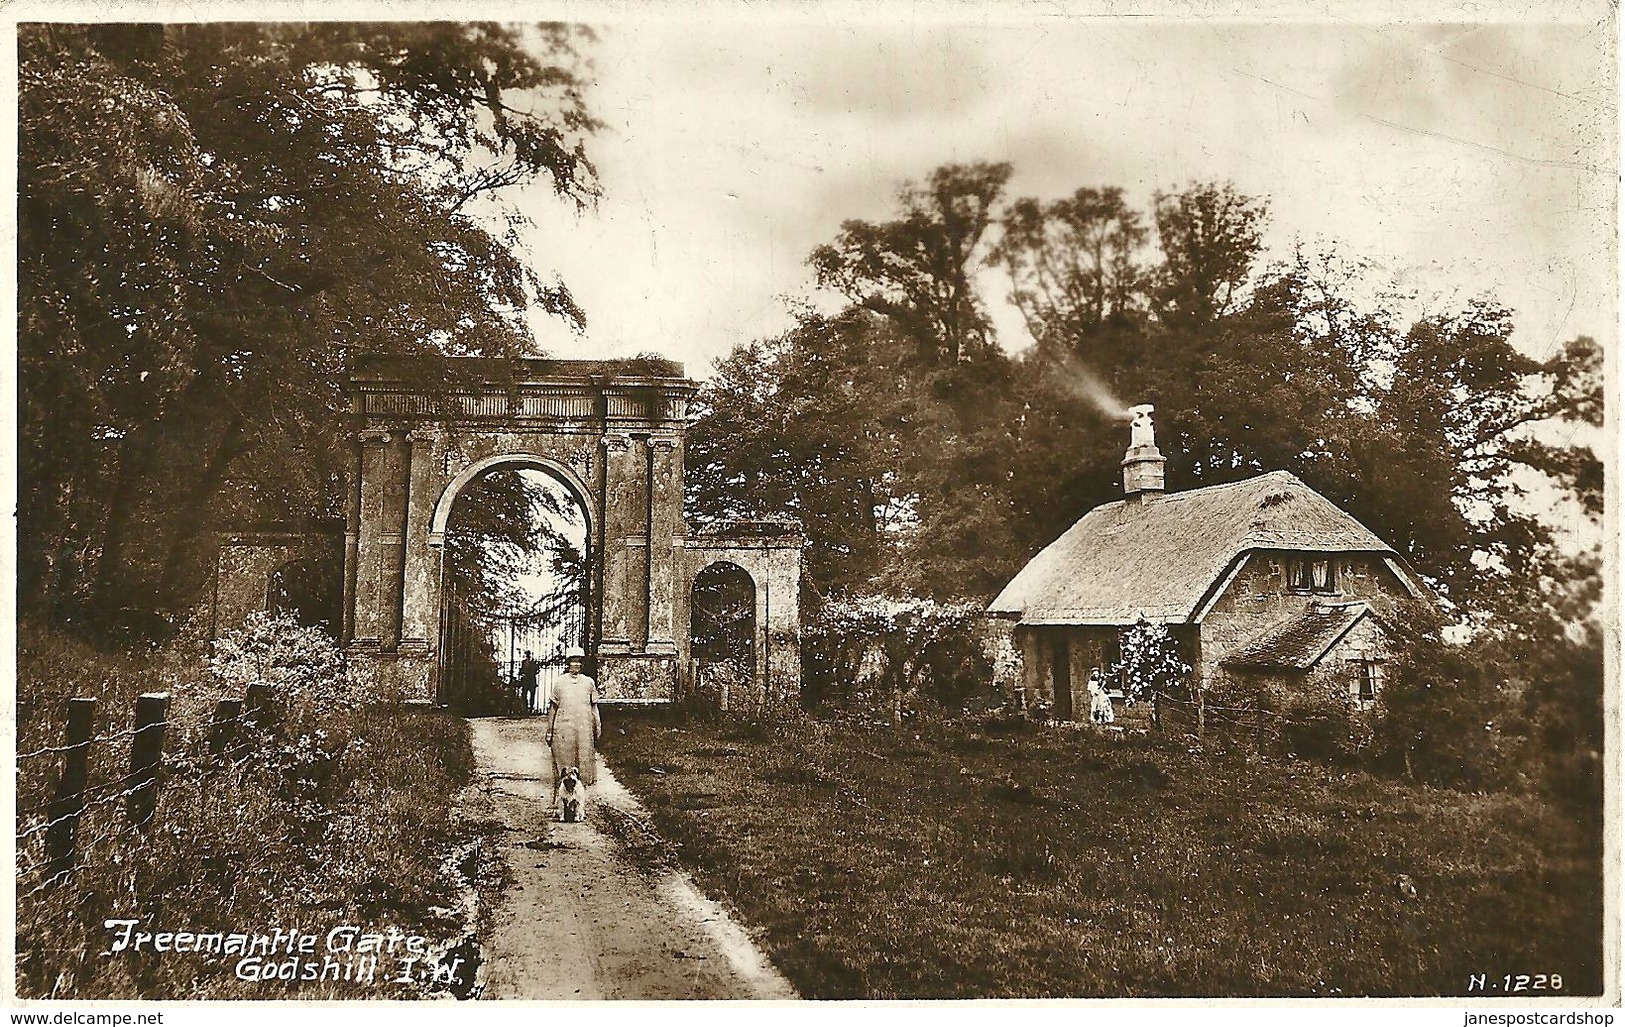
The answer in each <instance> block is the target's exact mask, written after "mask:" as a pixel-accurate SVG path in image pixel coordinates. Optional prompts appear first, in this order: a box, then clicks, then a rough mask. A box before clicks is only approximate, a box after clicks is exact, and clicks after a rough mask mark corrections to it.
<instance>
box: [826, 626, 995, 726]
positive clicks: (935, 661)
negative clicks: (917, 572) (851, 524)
mask: <svg viewBox="0 0 1625 1027" xmlns="http://www.w3.org/2000/svg"><path fill="white" fill-rule="evenodd" d="M983 631H984V615H983V611H982V608H981V607H980V606H978V605H976V604H974V603H938V602H935V601H934V600H930V599H895V598H889V597H884V596H870V597H865V598H861V599H856V600H851V601H848V602H841V603H831V604H830V605H828V606H826V607H825V608H824V610H823V611H822V612H821V613H820V614H819V615H818V617H817V618H816V619H815V620H814V621H813V623H812V624H811V625H810V626H809V627H808V628H807V629H806V631H805V632H804V634H803V636H802V638H803V646H802V656H803V659H802V668H803V678H804V684H803V692H804V694H805V696H806V698H807V699H808V700H810V701H811V703H813V704H819V705H824V706H829V707H836V708H840V709H845V710H847V711H849V712H855V713H866V714H874V715H880V714H881V713H882V712H883V711H886V708H887V707H890V709H889V711H888V712H889V714H890V716H891V719H893V720H898V719H901V718H902V717H904V716H906V715H908V713H909V712H910V709H911V707H912V705H913V701H914V700H916V699H919V698H924V699H927V700H929V701H930V702H932V703H933V704H934V705H936V706H937V707H938V708H940V709H945V710H956V711H957V710H962V709H965V708H966V707H967V706H972V705H983V704H984V702H979V701H978V700H983V701H985V700H991V699H992V691H991V687H990V684H989V682H990V681H991V680H992V677H993V668H992V666H991V665H990V664H989V662H988V659H987V655H986V654H985V653H984V651H983V645H982V632H983Z"/></svg>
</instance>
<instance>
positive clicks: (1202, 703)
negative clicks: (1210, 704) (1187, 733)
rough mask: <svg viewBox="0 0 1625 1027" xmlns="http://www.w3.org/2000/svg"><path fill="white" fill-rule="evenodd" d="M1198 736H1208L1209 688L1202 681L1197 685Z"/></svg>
mask: <svg viewBox="0 0 1625 1027" xmlns="http://www.w3.org/2000/svg"><path fill="white" fill-rule="evenodd" d="M1196 737H1197V738H1204V739H1205V738H1206V737H1207V689H1206V688H1203V687H1202V685H1201V683H1198V684H1197V686H1196Z"/></svg>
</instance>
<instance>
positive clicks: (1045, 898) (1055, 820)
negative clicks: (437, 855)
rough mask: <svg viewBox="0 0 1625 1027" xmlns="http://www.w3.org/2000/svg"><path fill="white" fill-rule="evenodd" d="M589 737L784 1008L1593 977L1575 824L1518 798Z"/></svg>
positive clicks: (1596, 909) (1270, 774) (1377, 785)
mask: <svg viewBox="0 0 1625 1027" xmlns="http://www.w3.org/2000/svg"><path fill="white" fill-rule="evenodd" d="M604 751H605V754H606V757H607V758H608V759H609V760H610V762H611V764H612V766H613V767H614V769H615V771H616V773H617V774H618V775H619V776H620V777H621V778H622V780H624V781H625V782H626V783H627V784H628V785H629V786H630V787H631V788H633V789H634V790H635V791H637V792H638V793H639V794H640V796H642V797H643V799H644V800H645V802H646V804H647V805H648V806H649V808H650V810H651V812H652V815H653V816H654V818H655V822H656V826H657V827H658V828H659V830H660V831H661V832H662V833H663V834H664V835H665V837H666V838H667V839H669V840H670V841H671V843H672V844H673V847H674V848H675V850H676V856H677V858H678V859H679V860H680V861H681V862H682V864H683V865H684V866H686V867H687V868H688V869H689V870H690V871H691V872H692V873H693V874H694V876H695V877H696V879H697V880H698V881H699V882H700V883H701V885H702V887H704V888H705V889H706V890H708V891H709V892H711V893H712V894H713V895H715V896H716V897H718V898H721V899H724V900H725V901H727V902H728V903H729V904H731V905H732V906H733V907H734V908H735V909H736V910H737V911H738V912H739V914H740V915H741V917H742V918H743V920H744V921H745V922H746V923H748V924H750V925H752V926H753V927H755V928H758V929H760V930H761V932H763V936H764V937H763V941H764V943H765V947H766V949H767V951H768V954H769V955H770V957H771V958H772V959H773V961H774V962H775V963H776V964H777V965H778V966H779V967H780V969H781V970H783V972H784V973H785V974H786V976H788V977H789V978H790V980H791V981H792V982H793V983H794V984H795V986H796V987H797V988H798V989H799V990H800V991H801V993H802V994H803V995H805V996H807V997H812V998H860V997H861V998H928V997H929V998H935V997H1033V998H1038V997H1060V996H1074V997H1085V996H1209V995H1232V996H1264V995H1280V996H1340V995H1345V996H1356V995H1463V994H1466V993H1467V989H1468V986H1469V979H1470V976H1471V975H1473V974H1488V975H1489V977H1490V978H1491V979H1493V980H1499V979H1500V978H1501V977H1502V976H1503V975H1504V974H1508V973H1511V974H1518V973H1530V974H1535V973H1547V974H1556V975H1560V977H1561V979H1562V989H1561V990H1562V993H1563V994H1567V995H1585V994H1598V993H1600V991H1601V987H1602V979H1601V932H1602V927H1601V904H1602V900H1601V894H1602V880H1601V873H1602V871H1601V842H1600V839H1599V838H1598V837H1597V836H1596V834H1595V832H1584V831H1582V830H1580V829H1578V828H1576V827H1574V826H1573V825H1571V824H1568V823H1565V822H1563V821H1562V820H1560V819H1558V818H1557V817H1556V816H1555V815H1554V814H1552V813H1551V812H1550V811H1549V810H1548V809H1547V808H1545V807H1544V806H1543V805H1542V804H1541V803H1540V802H1539V801H1538V800H1537V799H1534V798H1531V797H1528V796H1515V795H1505V794H1497V795H1471V794H1463V793H1459V792H1453V791H1444V790H1435V789H1428V788H1420V787H1412V786H1408V785H1406V784H1405V783H1403V782H1396V781H1392V780H1387V779H1383V778H1378V777H1373V776H1369V775H1366V774H1363V773H1351V774H1343V773H1339V772H1336V771H1333V770H1329V769H1327V768H1324V767H1320V766H1316V765H1311V764H1305V763H1265V762H1260V761H1258V760H1257V759H1256V758H1253V759H1249V758H1247V757H1245V756H1242V755H1237V754H1227V755H1220V754H1202V753H1197V752H1191V751H1187V749H1186V748H1184V747H1183V746H1182V745H1180V744H1177V743H1175V742H1174V741H1172V740H1170V739H1166V738H1158V737H1151V738H1142V739H1137V740H1135V739H1129V740H1121V739H1113V738H1108V737H1105V736H1101V735H1096V734H1094V733H1092V732H1089V731H1077V730H1065V729H1059V730H1033V731H1030V732H1025V733H1018V734H1014V735H1012V736H1009V737H988V736H987V735H985V734H980V733H977V732H975V731H972V730H970V729H968V728H964V727H956V726H950V725H941V724H937V725H932V724H921V725H918V726H914V727H909V728H907V729H901V730H898V731H896V732H893V731H891V730H889V729H873V730H871V729H862V728H851V727H835V726H823V725H818V726H809V725H798V726H795V727H788V728H764V727H760V726H756V725H752V724H731V725H730V724H721V725H719V724H709V723H705V722H700V721H688V720H683V719H679V718H677V717H676V716H675V715H654V716H650V715H641V716H632V715H629V714H627V715H621V716H618V717H616V718H615V719H614V720H612V722H611V723H609V724H607V725H606V732H605V740H604ZM1401 875H1405V876H1407V877H1408V878H1409V879H1410V880H1411V881H1412V882H1414V887H1415V890H1416V895H1415V897H1414V898H1413V897H1411V896H1409V895H1407V894H1405V892H1404V891H1403V890H1402V889H1401V888H1400V887H1399V885H1398V882H1399V880H1400V877H1401Z"/></svg>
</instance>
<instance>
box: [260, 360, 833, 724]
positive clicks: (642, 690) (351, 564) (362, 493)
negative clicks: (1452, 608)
mask: <svg viewBox="0 0 1625 1027" xmlns="http://www.w3.org/2000/svg"><path fill="white" fill-rule="evenodd" d="M696 390H697V386H696V385H695V383H694V382H693V381H691V380H689V379H688V378H686V377H684V375H683V369H682V366H681V365H680V364H675V363H672V362H671V361H667V360H660V359H657V358H647V359H645V358H639V359H634V360H538V359H485V358H471V357H451V358H448V357H425V356H413V357H401V356H368V357H362V358H359V359H358V361H357V364H356V368H355V370H354V372H353V373H352V376H351V381H350V416H351V419H352V425H353V432H354V434H353V436H352V438H353V440H354V449H353V450H352V457H351V465H350V473H349V480H350V482H351V493H350V497H349V504H348V509H347V511H346V524H345V552H344V582H343V596H344V602H343V610H344V617H343V621H344V623H343V626H342V634H343V639H344V642H345V646H346V650H347V652H348V655H349V660H348V665H349V667H350V668H351V672H352V673H353V674H354V675H355V682H356V687H358V688H362V687H365V688H366V689H367V690H368V691H370V692H372V693H374V694H376V695H378V696H379V697H380V698H389V697H398V698H402V699H409V700H417V701H431V702H433V701H439V702H442V703H447V704H457V705H459V706H462V705H466V699H467V697H468V696H469V695H470V694H472V692H473V691H477V690H483V691H484V692H486V693H489V694H493V695H495V696H496V697H497V698H500V697H501V693H502V692H503V689H504V687H505V683H506V687H507V688H508V690H509V691H511V689H512V682H513V679H514V678H515V677H516V676H517V674H516V672H517V671H519V670H520V668H521V666H522V664H523V660H524V651H525V649H527V648H530V649H531V651H532V652H533V653H534V654H535V655H536V657H537V659H538V660H541V661H546V660H548V658H549V657H552V656H553V655H554V654H555V653H560V654H561V653H562V651H563V649H564V648H565V647H567V646H569V645H573V644H579V645H580V646H581V647H582V648H583V649H584V650H586V652H587V662H588V667H589V669H590V670H591V671H592V672H593V673H594V676H595V677H596V678H597V679H598V683H599V686H600V688H601V689H602V692H603V695H604V698H606V699H608V700H610V701H617V700H618V701H644V702H660V701H667V700H670V699H671V698H673V696H674V695H675V694H676V690H677V685H678V677H679V669H680V668H686V667H688V665H689V663H690V652H689V650H690V648H691V643H692V634H691V632H690V629H689V620H688V617H689V606H690V600H691V592H690V586H691V584H692V582H693V580H694V578H693V575H694V572H695V569H696V568H701V567H705V566H707V565H709V564H712V563H714V562H716V561H718V560H729V561H732V562H733V563H735V564H737V565H738V566H740V567H742V568H745V569H747V570H748V571H749V572H750V575H751V577H752V578H753V579H754V580H755V581H756V582H757V583H758V584H759V586H760V588H759V594H758V598H757V607H758V611H757V632H758V633H759V634H760V635H761V640H760V646H759V647H758V649H757V652H756V654H755V657H754V659H755V663H756V677H757V682H758V685H760V684H761V682H762V681H763V680H764V679H766V678H771V679H772V680H773V681H774V683H775V684H774V687H775V689H776V690H778V691H780V692H784V693H788V694H792V695H793V694H795V692H796V691H797V690H798V688H799V679H800V669H799V660H798V659H796V655H795V654H796V652H797V651H798V647H799V638H798V634H797V631H796V626H797V624H798V621H797V616H796V604H795V596H796V594H797V583H798V582H799V579H800V565H801V564H800V561H801V545H802V540H801V538H800V535H799V532H798V531H795V530H793V529H790V528H786V527H785V526H784V525H779V526H776V527H773V528H772V529H771V530H767V531H763V530H756V529H752V528H751V527H750V526H749V525H746V526H744V527H742V528H741V529H740V530H733V529H730V528H728V526H726V525H724V526H720V527H719V528H714V529H708V530H707V531H705V532H693V531H690V529H689V526H688V525H687V524H686V523H685V522H684V520H683V441H684V436H685V434H686V432H687V430H688V402H689V399H690V398H691V397H692V396H693V395H694V393H695V391H696ZM504 503H506V504H507V505H506V506H504V505H503V504H504ZM538 511H540V512H538ZM503 516H506V518H507V525H506V527H504V525H503V523H502V517H503ZM521 522H523V523H526V524H529V525H530V526H531V527H532V528H537V529H538V530H540V531H542V533H543V534H546V533H548V532H550V531H551V532H553V533H554V534H556V535H557V536H558V539H567V540H569V545H565V546H551V547H546V548H544V549H541V550H538V549H537V548H536V547H534V546H531V547H528V548H527V547H526V546H523V545H521V546H518V547H517V548H515V547H512V546H509V547H507V548H504V545H503V544H502V540H503V537H504V535H503V532H504V531H506V532H507V534H508V536H509V537H510V538H511V537H512V536H513V535H514V532H515V531H516V530H518V529H517V528H516V525H519V524H520V523H521ZM759 527H760V526H758V528H759ZM719 530H720V531H721V534H718V531H719ZM481 539H483V541H479V540H481ZM555 541H557V539H555ZM577 544H579V548H576V547H577ZM471 552H473V553H476V554H477V559H476V558H475V557H472V556H470V553H471ZM471 559H476V562H478V561H484V565H483V569H480V568H476V570H477V573H476V572H474V571H470V569H469V561H470V560H471ZM504 561H507V562H506V563H504ZM504 567H505V568H506V569H505V571H503V573H497V574H495V576H494V577H493V574H492V573H491V572H492V570H493V568H496V569H497V570H502V569H503V568H504ZM497 579H501V580H502V581H504V582H506V584H504V585H503V586H502V587H499V588H491V587H489V586H490V584H491V582H492V581H495V580H497ZM260 587H261V588H262V589H263V587H264V586H263V585H261V586H260ZM262 594H263V593H262ZM541 676H542V677H544V678H545V674H544V675H541ZM538 691H540V689H538Z"/></svg>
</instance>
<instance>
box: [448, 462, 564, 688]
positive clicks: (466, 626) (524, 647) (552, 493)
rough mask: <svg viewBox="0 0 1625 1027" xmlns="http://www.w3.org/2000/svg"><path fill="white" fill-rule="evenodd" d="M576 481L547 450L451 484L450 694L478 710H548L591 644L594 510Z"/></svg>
mask: <svg viewBox="0 0 1625 1027" xmlns="http://www.w3.org/2000/svg"><path fill="white" fill-rule="evenodd" d="M571 479H572V476H571V475H570V474H569V473H568V472H567V471H565V470H564V469H562V468H559V467H556V466H554V465H553V464H552V463H551V462H550V461H548V460H546V459H543V458H539V457H534V456H513V457H502V458H497V459H494V460H489V461H484V462H482V464H480V465H476V467H475V468H473V469H471V473H470V474H468V475H459V479H458V480H457V481H454V482H453V483H452V484H451V485H450V486H448V488H447V494H446V496H444V497H443V498H442V502H441V504H440V505H441V506H442V507H445V508H446V518H445V524H444V531H443V539H444V545H443V553H444V556H443V561H444V576H443V581H442V585H441V590H440V594H441V618H440V639H441V644H440V653H441V669H440V689H439V693H440V694H439V699H440V701H441V702H442V703H444V704H446V705H449V706H452V707H453V708H455V709H458V710H460V711H462V712H464V713H467V714H474V715H478V714H533V713H538V712H542V711H545V710H546V709H547V703H548V700H549V698H550V697H551V695H552V684H553V680H554V679H555V678H556V677H557V676H558V675H559V674H561V673H562V672H563V670H564V654H565V652H566V651H567V650H568V649H569V648H570V647H572V646H580V647H582V648H588V647H589V646H590V643H591V632H590V630H589V628H590V622H589V618H588V611H589V610H590V609H591V608H592V599H591V593H592V577H593V576H592V574H591V569H592V546H591V543H590V539H591V532H590V530H589V527H588V525H589V523H590V519H591V512H590V510H589V508H588V506H587V499H586V498H585V490H584V488H583V487H582V486H581V485H580V484H579V483H578V482H574V481H572V480H571ZM589 670H590V668H589Z"/></svg>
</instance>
